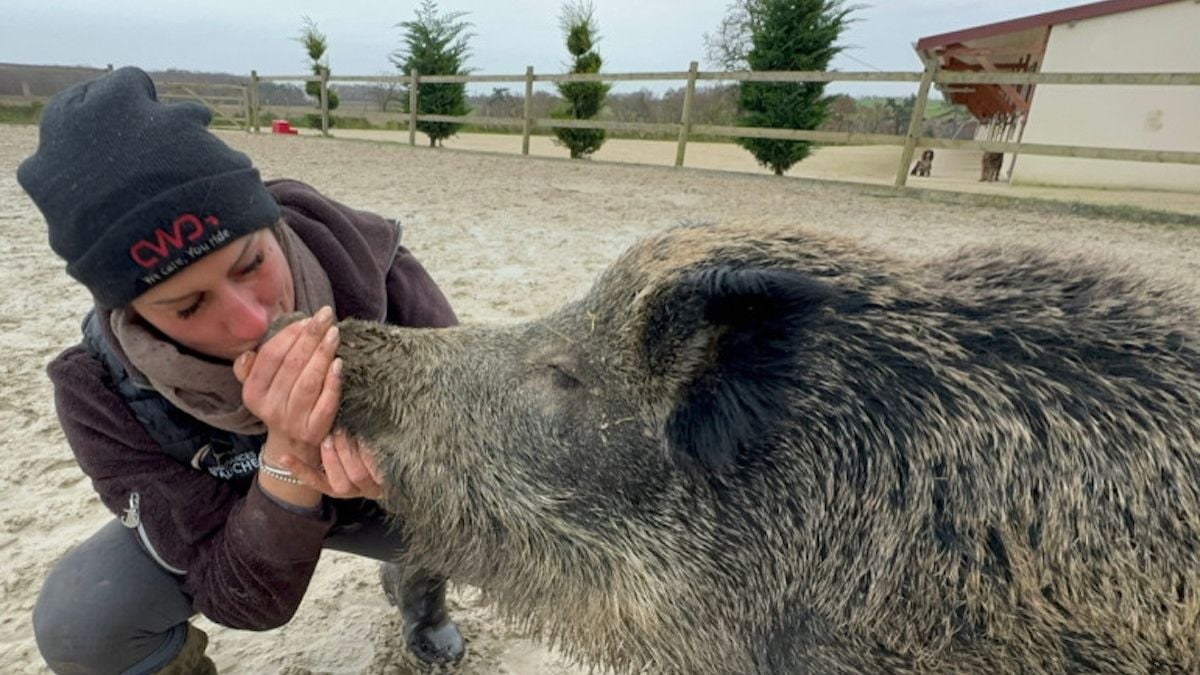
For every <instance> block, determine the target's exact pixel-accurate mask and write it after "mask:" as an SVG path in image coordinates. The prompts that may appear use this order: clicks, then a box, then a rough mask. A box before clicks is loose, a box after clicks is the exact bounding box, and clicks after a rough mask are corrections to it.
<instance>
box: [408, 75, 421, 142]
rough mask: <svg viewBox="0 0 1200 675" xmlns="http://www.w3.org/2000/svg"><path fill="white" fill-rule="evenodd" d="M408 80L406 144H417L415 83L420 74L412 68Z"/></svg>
mask: <svg viewBox="0 0 1200 675" xmlns="http://www.w3.org/2000/svg"><path fill="white" fill-rule="evenodd" d="M409 76H410V77H411V79H410V80H409V82H408V144H409V145H416V144H417V83H418V81H419V79H420V74H419V73H417V69H416V68H413V69H412V72H411V73H409Z"/></svg>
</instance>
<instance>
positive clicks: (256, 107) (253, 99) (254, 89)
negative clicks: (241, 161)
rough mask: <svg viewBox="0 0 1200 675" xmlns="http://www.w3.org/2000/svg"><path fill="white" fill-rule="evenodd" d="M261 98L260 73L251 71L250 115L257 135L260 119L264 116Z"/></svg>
mask: <svg viewBox="0 0 1200 675" xmlns="http://www.w3.org/2000/svg"><path fill="white" fill-rule="evenodd" d="M259 96H260V93H259V88H258V71H257V70H251V71H250V113H251V116H252V117H251V120H252V121H251V123H252V124H253V125H254V133H256V134H257V133H258V132H259V131H260V129H259V120H258V118H259V117H260V116H261V115H262V110H261V108H262V106H261V105H260V104H261V103H262V101H261V100H260V98H259Z"/></svg>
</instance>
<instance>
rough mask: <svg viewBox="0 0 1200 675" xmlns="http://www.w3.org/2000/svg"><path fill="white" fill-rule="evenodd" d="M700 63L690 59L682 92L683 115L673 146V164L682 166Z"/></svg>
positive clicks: (690, 127)
mask: <svg viewBox="0 0 1200 675" xmlns="http://www.w3.org/2000/svg"><path fill="white" fill-rule="evenodd" d="M699 68H700V64H699V63H697V62H696V61H692V63H691V65H689V66H688V81H687V89H686V90H685V91H684V94H683V117H682V118H680V120H679V146H678V147H676V148H675V166H676V168H678V167H681V166H683V155H684V153H685V152H687V142H688V134H689V133H691V131H692V97H693V96H695V94H696V71H697V70H698V69H699Z"/></svg>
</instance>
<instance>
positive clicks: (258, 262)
mask: <svg viewBox="0 0 1200 675" xmlns="http://www.w3.org/2000/svg"><path fill="white" fill-rule="evenodd" d="M263 260H264V257H263V254H262V251H259V252H258V254H257V255H255V256H254V260H251V261H250V264H249V265H246V266H245V267H243V268H242V276H245V275H247V274H250V273H251V272H253V271H254V270H256V269H258V268H259V267H262V264H263Z"/></svg>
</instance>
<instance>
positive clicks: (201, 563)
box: [47, 180, 457, 630]
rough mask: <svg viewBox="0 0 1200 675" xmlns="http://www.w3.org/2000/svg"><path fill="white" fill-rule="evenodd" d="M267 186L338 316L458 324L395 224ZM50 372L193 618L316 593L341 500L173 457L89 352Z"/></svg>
mask: <svg viewBox="0 0 1200 675" xmlns="http://www.w3.org/2000/svg"><path fill="white" fill-rule="evenodd" d="M268 188H269V190H270V191H271V194H272V195H273V196H274V197H275V199H276V201H278V202H279V204H280V207H281V208H282V211H283V215H284V218H286V220H287V223H288V225H289V226H291V228H292V229H293V230H294V231H295V232H296V233H297V234H298V235H299V236H300V238H301V239H302V240H303V241H304V243H305V244H306V245H307V246H308V248H309V249H310V250H312V252H313V254H314V255H315V256H316V257H317V260H318V261H319V262H320V264H321V266H322V267H323V268H324V269H325V271H326V273H327V274H328V275H329V280H330V282H331V285H332V287H333V293H334V299H335V303H336V305H337V311H338V315H339V318H348V317H355V318H361V319H379V320H385V321H386V322H388V323H391V324H396V325H401V326H414V327H443V326H451V325H454V324H455V323H456V322H457V320H456V318H455V316H454V312H453V311H452V310H451V309H450V305H449V303H447V301H446V298H445V297H444V296H443V295H442V292H441V291H440V290H439V289H438V287H437V285H436V284H435V283H434V282H433V280H432V279H431V278H430V277H429V275H428V274H427V273H426V271H425V269H424V268H423V267H422V266H421V264H420V263H419V262H417V260H416V259H415V258H414V257H413V256H412V255H411V254H410V253H409V252H408V250H406V249H405V248H403V247H398V238H399V231H398V228H397V227H396V226H395V225H393V224H392V223H391V222H389V221H387V220H385V219H383V218H381V217H379V216H377V215H374V214H371V213H367V212H364V211H357V210H354V209H350V208H348V207H346V206H344V205H342V204H339V203H337V202H335V201H333V200H331V199H328V198H326V197H324V196H322V195H321V194H320V193H318V192H317V191H316V190H314V189H313V188H311V187H309V186H307V185H305V184H303V183H300V182H298V181H292V180H282V181H274V182H271V183H268ZM393 254H394V255H393ZM117 351H118V354H119V350H117ZM47 372H48V373H49V375H50V379H51V381H52V382H53V384H54V392H55V404H56V406H57V410H58V417H59V421H60V422H61V424H62V427H63V431H64V432H65V433H66V437H67V441H68V442H69V443H70V446H71V450H72V451H73V452H74V453H75V458H76V460H77V461H78V462H79V466H80V467H81V468H82V469H83V471H84V473H86V474H87V475H88V476H89V477H90V478H91V479H92V485H93V486H94V487H95V489H96V491H97V492H98V493H99V495H100V499H101V500H102V501H103V502H104V504H105V505H106V506H107V507H108V508H109V509H110V510H112V511H113V512H114V513H116V514H123V512H124V510H125V509H126V507H127V506H128V505H129V498H130V495H131V494H133V493H135V492H136V493H138V495H139V500H140V508H139V515H140V519H141V523H142V526H143V528H144V530H145V534H146V537H147V538H148V539H149V541H150V544H151V545H152V547H153V549H154V550H155V552H156V553H157V554H158V555H159V556H160V557H161V558H162V559H163V561H164V562H166V563H167V564H168V565H170V566H171V567H175V568H178V569H180V570H184V571H185V572H186V573H185V574H184V575H183V576H182V581H183V585H184V590H185V591H186V592H187V593H188V594H189V595H191V596H192V598H193V603H194V607H195V609H196V611H198V612H200V613H202V614H204V615H205V616H207V617H208V618H209V619H212V620H213V621H215V622H217V623H220V624H224V625H226V626H230V627H233V628H243V629H250V630H266V629H270V628H274V627H277V626H280V625H283V624H284V623H287V621H288V620H290V619H291V617H292V615H293V614H294V613H295V611H296V608H297V607H298V606H299V604H300V601H301V599H302V598H303V596H304V592H305V590H306V589H307V588H308V583H309V580H310V579H311V578H312V573H313V570H314V569H315V567H316V564H317V559H318V558H319V557H320V553H321V545H322V541H323V540H324V538H325V536H326V535H327V534H328V532H329V529H330V527H332V525H333V522H334V515H335V514H334V512H335V511H336V510H337V504H338V501H337V500H327V501H329V502H331V503H332V506H333V508H332V509H325V510H324V512H323V513H321V514H314V515H306V514H304V513H303V512H293V511H289V510H287V509H285V508H283V507H281V506H280V505H278V504H277V503H276V502H274V501H272V500H271V499H270V498H268V497H267V496H266V494H265V493H263V492H262V491H261V490H260V489H259V488H258V486H257V482H255V481H253V480H242V481H226V480H221V479H218V478H216V477H214V476H213V475H211V474H209V473H208V472H207V471H200V470H197V469H193V468H192V467H191V466H189V465H186V464H183V463H181V462H179V461H176V460H174V459H172V458H171V457H169V456H167V455H166V454H165V453H164V452H163V451H162V450H161V449H160V448H159V447H158V446H157V445H156V444H155V442H154V440H153V439H152V438H151V437H150V436H149V435H148V434H147V433H146V431H145V430H144V429H143V428H142V427H141V425H140V424H139V422H138V421H137V419H136V418H135V417H134V415H133V412H132V411H131V410H130V408H129V406H128V405H127V404H126V403H125V400H124V399H123V398H122V397H121V396H120V395H119V394H118V393H117V392H116V391H115V390H114V389H112V388H111V387H112V383H111V378H110V377H109V373H108V370H107V368H106V367H105V365H104V364H103V363H102V362H101V361H99V360H98V359H97V358H96V357H95V356H93V355H92V354H91V353H90V352H89V351H88V350H87V349H86V347H84V346H83V345H76V346H74V347H71V348H69V349H67V350H66V351H64V352H63V353H62V354H60V355H59V356H58V357H57V358H56V359H54V360H53V361H52V362H51V363H50V364H49V365H48V366H47ZM347 506H349V505H347Z"/></svg>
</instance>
